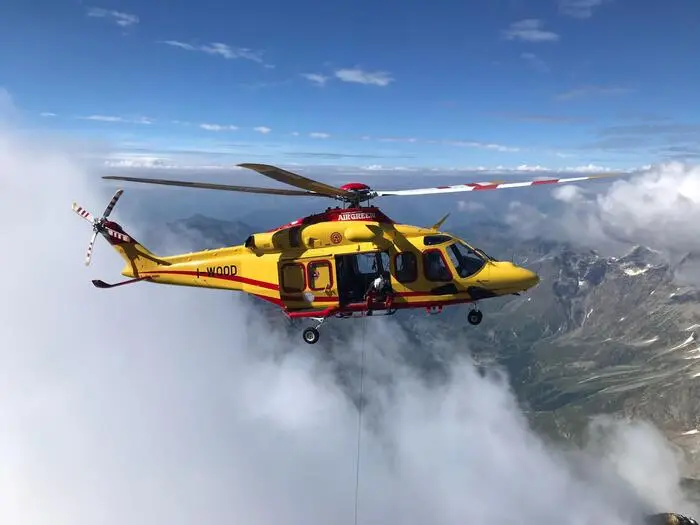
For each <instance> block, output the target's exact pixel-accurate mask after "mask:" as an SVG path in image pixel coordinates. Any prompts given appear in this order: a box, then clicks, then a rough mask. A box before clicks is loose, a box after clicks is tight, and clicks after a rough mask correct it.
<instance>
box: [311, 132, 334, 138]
mask: <svg viewBox="0 0 700 525" xmlns="http://www.w3.org/2000/svg"><path fill="white" fill-rule="evenodd" d="M309 137H311V138H312V139H327V138H330V135H329V134H328V133H323V132H320V131H312V132H311V133H309Z"/></svg>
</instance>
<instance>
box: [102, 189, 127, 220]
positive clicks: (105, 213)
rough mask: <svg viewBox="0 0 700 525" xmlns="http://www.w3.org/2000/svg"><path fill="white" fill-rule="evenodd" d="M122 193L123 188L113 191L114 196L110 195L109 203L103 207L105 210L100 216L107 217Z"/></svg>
mask: <svg viewBox="0 0 700 525" xmlns="http://www.w3.org/2000/svg"><path fill="white" fill-rule="evenodd" d="M122 193H124V190H122V189H118V190H117V191H116V192H115V193H114V196H113V197H112V200H111V201H109V204H108V205H107V207H106V208H105V212H104V213H103V214H102V218H103V219H106V218H107V217H109V214H110V213H112V210H113V209H114V207H115V206H116V205H117V201H118V200H119V197H121V196H122Z"/></svg>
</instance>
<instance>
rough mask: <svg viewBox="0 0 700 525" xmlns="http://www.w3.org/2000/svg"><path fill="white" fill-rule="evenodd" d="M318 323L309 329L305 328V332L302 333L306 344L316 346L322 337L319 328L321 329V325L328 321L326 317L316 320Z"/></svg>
mask: <svg viewBox="0 0 700 525" xmlns="http://www.w3.org/2000/svg"><path fill="white" fill-rule="evenodd" d="M314 319H316V321H318V322H317V323H316V326H309V327H307V328H304V331H303V332H302V334H301V335H302V337H303V338H304V342H305V343H307V344H310V345H313V344H316V343H317V342H318V340H319V338H320V337H321V333H320V332H319V331H318V329H319V328H321V325H322V324H323V322H324V321H325V320H326V318H325V317H321V318H317V317H316V318H314Z"/></svg>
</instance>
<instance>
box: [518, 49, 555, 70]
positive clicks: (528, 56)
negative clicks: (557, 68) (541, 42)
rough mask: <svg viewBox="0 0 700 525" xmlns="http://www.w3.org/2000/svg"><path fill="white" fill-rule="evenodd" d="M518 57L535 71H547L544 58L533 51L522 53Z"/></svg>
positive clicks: (547, 67)
mask: <svg viewBox="0 0 700 525" xmlns="http://www.w3.org/2000/svg"><path fill="white" fill-rule="evenodd" d="M520 58H522V59H523V60H525V62H527V63H528V65H529V66H530V67H532V68H533V69H535V70H537V71H541V72H543V73H547V72H549V66H548V65H547V64H546V63H545V61H544V60H542V59H541V58H540V57H538V56H537V55H536V54H534V53H522V54H521V55H520Z"/></svg>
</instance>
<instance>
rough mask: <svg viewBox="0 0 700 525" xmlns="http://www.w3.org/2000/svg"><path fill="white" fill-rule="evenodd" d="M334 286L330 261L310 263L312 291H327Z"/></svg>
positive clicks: (310, 285)
mask: <svg viewBox="0 0 700 525" xmlns="http://www.w3.org/2000/svg"><path fill="white" fill-rule="evenodd" d="M332 286H333V274H332V273H331V264H330V263H329V262H328V261H314V262H310V263H309V288H310V289H311V290H325V289H326V288H330V287H332Z"/></svg>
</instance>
